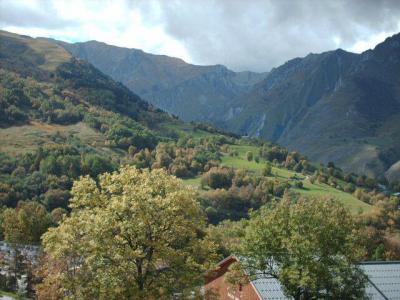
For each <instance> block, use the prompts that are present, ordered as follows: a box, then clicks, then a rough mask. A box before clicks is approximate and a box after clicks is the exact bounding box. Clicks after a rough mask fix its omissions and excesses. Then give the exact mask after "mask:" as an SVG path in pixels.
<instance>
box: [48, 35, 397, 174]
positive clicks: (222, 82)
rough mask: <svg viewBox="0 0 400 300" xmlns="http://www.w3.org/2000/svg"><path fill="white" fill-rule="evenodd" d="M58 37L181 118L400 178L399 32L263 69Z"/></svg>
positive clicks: (359, 170)
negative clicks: (364, 45) (368, 46)
mask: <svg viewBox="0 0 400 300" xmlns="http://www.w3.org/2000/svg"><path fill="white" fill-rule="evenodd" d="M52 41H53V42H55V43H57V44H59V45H61V46H63V47H64V48H65V49H67V50H68V51H69V52H70V53H72V54H73V55H74V56H76V57H79V58H82V59H84V60H87V61H88V62H90V63H92V64H93V65H94V66H95V67H97V68H99V69H100V70H101V71H102V72H104V73H105V74H107V75H109V76H111V77H112V78H114V79H115V80H118V81H121V82H122V83H124V84H125V85H126V86H127V87H128V88H129V89H131V90H132V91H134V92H136V93H138V94H139V95H140V96H142V97H143V98H144V99H146V100H148V101H149V102H150V103H153V104H155V105H156V106H158V107H160V108H162V109H164V110H166V111H168V112H170V113H173V114H175V115H178V116H179V117H181V118H182V119H184V120H189V121H191V120H197V121H207V122H211V123H213V124H214V125H216V126H218V127H220V128H224V129H226V130H229V131H232V132H235V133H238V134H241V135H249V136H253V137H261V138H264V139H267V140H270V141H272V142H277V143H279V144H281V145H283V146H286V147H288V149H290V150H297V151H300V152H302V153H304V154H305V155H307V156H308V157H309V158H310V159H312V160H314V161H318V162H323V163H328V162H329V161H334V162H335V163H336V164H337V165H339V166H340V167H342V168H343V169H344V170H345V171H348V172H350V171H354V172H357V173H360V174H365V175H368V176H374V177H376V178H380V179H382V178H383V177H384V176H386V178H387V179H388V180H389V181H395V180H399V179H400V167H399V166H400V162H399V161H400V150H399V149H400V126H399V124H400V92H399V89H398V87H399V86H400V35H399V34H398V35H395V36H393V37H391V38H388V39H387V40H386V41H384V42H383V43H381V44H379V45H378V46H376V48H375V49H373V50H368V51H365V52H364V53H361V54H354V53H350V52H346V51H343V50H341V49H338V50H335V51H329V52H325V53H321V54H309V55H307V56H306V57H304V58H295V59H292V60H290V61H288V62H287V63H285V64H283V65H282V66H279V67H277V68H274V69H272V70H271V71H270V72H269V73H260V74H259V73H253V72H239V73H235V72H233V71H231V70H229V69H227V68H226V67H224V66H221V65H215V66H196V65H191V64H187V63H185V62H184V61H182V60H180V59H177V58H171V57H167V56H162V55H152V54H148V53H145V52H143V51H141V50H137V49H126V48H120V47H115V46H110V45H106V44H104V43H100V42H96V41H90V42H85V43H76V44H68V43H64V42H59V41H54V40H52ZM396 162H398V163H397V164H396Z"/></svg>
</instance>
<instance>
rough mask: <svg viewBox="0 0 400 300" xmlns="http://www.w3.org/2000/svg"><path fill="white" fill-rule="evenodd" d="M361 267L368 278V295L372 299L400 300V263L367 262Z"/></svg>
mask: <svg viewBox="0 0 400 300" xmlns="http://www.w3.org/2000/svg"><path fill="white" fill-rule="evenodd" d="M360 267H361V268H362V269H363V270H364V272H365V274H366V275H367V276H368V281H369V284H368V286H367V288H366V294H367V295H368V296H369V297H370V298H371V299H377V300H380V299H383V300H384V299H390V300H395V299H397V300H400V262H399V261H396V262H365V263H361V264H360Z"/></svg>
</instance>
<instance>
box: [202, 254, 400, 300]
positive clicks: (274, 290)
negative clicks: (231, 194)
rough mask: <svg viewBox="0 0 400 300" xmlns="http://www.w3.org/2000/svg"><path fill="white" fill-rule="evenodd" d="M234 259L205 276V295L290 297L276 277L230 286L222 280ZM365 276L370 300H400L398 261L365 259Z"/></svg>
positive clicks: (226, 299)
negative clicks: (366, 260)
mask: <svg viewBox="0 0 400 300" xmlns="http://www.w3.org/2000/svg"><path fill="white" fill-rule="evenodd" d="M236 261H237V258H236V257H234V256H229V257H227V258H226V259H224V260H223V261H221V262H220V263H219V264H218V269H217V270H215V272H214V273H212V276H210V277H208V278H207V280H206V285H205V288H204V290H205V294H206V296H208V297H209V299H212V298H213V297H212V296H213V295H215V294H217V295H218V296H219V298H218V299H220V300H289V299H291V298H288V297H286V296H285V294H284V293H283V289H282V287H281V284H280V283H279V280H277V279H275V278H272V277H270V278H268V277H265V276H263V277H260V278H257V279H255V280H253V281H251V282H250V283H248V284H245V285H243V286H240V287H233V286H232V285H229V284H228V283H226V282H225V280H224V275H225V273H226V272H227V271H228V268H229V266H230V265H231V264H232V263H234V262H236ZM360 267H361V268H362V269H363V270H364V272H365V274H366V275H367V276H368V284H367V287H366V294H367V296H368V297H369V298H370V299H372V300H388V299H389V300H400V261H396V262H364V263H361V264H360Z"/></svg>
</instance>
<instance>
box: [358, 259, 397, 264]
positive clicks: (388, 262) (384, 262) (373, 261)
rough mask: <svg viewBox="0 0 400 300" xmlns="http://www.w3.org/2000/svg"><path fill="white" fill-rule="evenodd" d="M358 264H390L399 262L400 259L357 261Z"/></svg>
mask: <svg viewBox="0 0 400 300" xmlns="http://www.w3.org/2000/svg"><path fill="white" fill-rule="evenodd" d="M358 264H359V265H390V264H393V265H394V264H400V260H382V261H379V260H371V261H363V262H359V263H358Z"/></svg>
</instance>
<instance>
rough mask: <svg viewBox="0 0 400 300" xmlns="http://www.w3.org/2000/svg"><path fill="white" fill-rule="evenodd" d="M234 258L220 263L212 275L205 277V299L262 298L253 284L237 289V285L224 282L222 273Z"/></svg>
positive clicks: (259, 299)
mask: <svg viewBox="0 0 400 300" xmlns="http://www.w3.org/2000/svg"><path fill="white" fill-rule="evenodd" d="M235 261H236V260H235V259H233V258H232V259H229V260H228V261H226V262H224V263H223V264H221V265H220V268H219V269H218V270H216V272H215V273H214V276H212V277H210V278H208V279H207V283H206V285H205V287H204V291H205V296H206V299H207V300H262V299H261V298H260V297H259V296H258V294H257V292H256V290H255V288H254V286H253V285H252V284H251V283H248V284H246V285H244V286H242V288H241V289H239V287H238V286H235V287H233V286H232V285H231V284H228V283H226V282H225V279H224V275H225V273H226V272H227V271H228V268H229V266H230V265H231V264H232V263H233V262H235Z"/></svg>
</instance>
